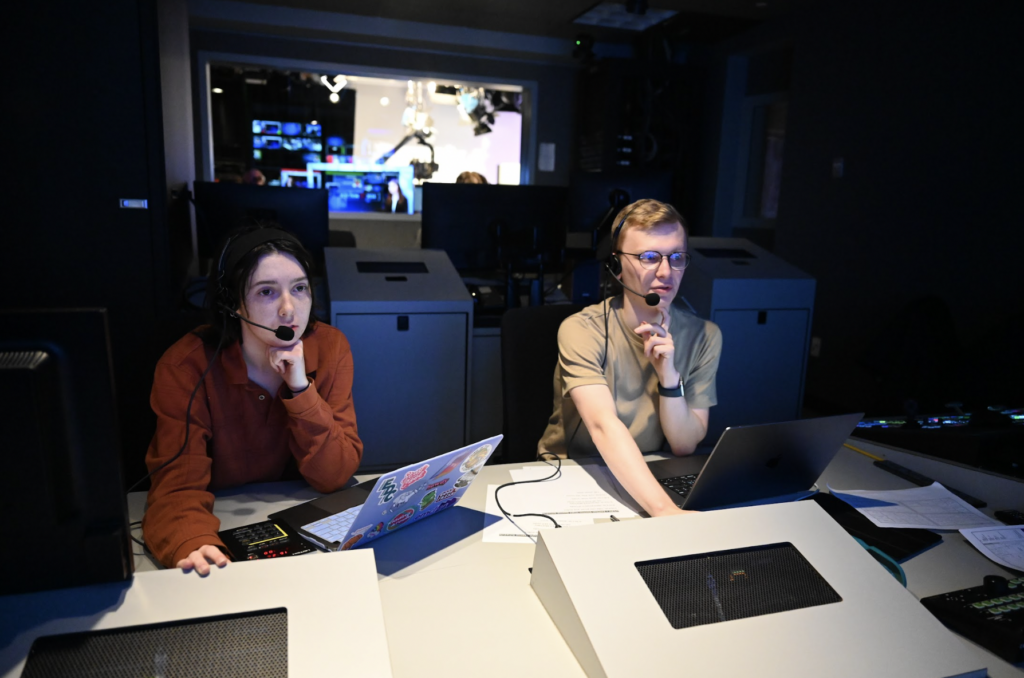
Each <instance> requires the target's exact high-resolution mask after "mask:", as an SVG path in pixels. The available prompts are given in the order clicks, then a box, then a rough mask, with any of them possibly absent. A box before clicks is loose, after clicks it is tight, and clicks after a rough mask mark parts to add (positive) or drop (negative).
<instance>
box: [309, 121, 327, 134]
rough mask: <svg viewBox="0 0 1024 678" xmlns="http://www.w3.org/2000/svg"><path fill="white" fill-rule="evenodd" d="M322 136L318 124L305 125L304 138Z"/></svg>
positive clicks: (321, 128) (321, 130)
mask: <svg viewBox="0 0 1024 678" xmlns="http://www.w3.org/2000/svg"><path fill="white" fill-rule="evenodd" d="M322 135H323V127H322V126H321V125H319V124H317V125H314V124H313V123H309V122H307V123H306V136H307V137H319V136H322Z"/></svg>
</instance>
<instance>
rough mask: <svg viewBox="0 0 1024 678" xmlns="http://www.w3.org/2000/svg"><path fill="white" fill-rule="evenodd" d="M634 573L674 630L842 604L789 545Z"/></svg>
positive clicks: (640, 566) (687, 559)
mask: <svg viewBox="0 0 1024 678" xmlns="http://www.w3.org/2000/svg"><path fill="white" fill-rule="evenodd" d="M636 569H637V571H638V572H639V573H640V576H641V577H643V580H644V582H646V584H647V587H648V588H649V589H650V590H651V593H652V594H653V595H654V598H655V600H657V601H658V605H660V606H661V610H662V612H664V613H665V616H666V617H667V618H668V621H669V623H670V624H672V627H673V628H676V629H682V628H687V627H690V626H701V625H704V624H715V623H718V622H724V621H731V620H734V619H744V618H746V617H758V616H761V615H764V614H772V613H774V612H785V611H787V610H798V609H801V608H804V607H812V606H815V605H826V604H828V603H838V602H840V601H841V600H842V598H840V597H839V594H837V593H836V592H835V590H834V589H833V588H832V587H831V586H829V585H828V582H826V581H825V580H824V579H823V578H822V576H821V575H820V574H818V572H817V570H815V569H814V568H813V567H812V566H811V564H810V563H808V562H807V560H806V559H805V558H804V557H803V555H801V553H800V552H799V551H797V550H796V548H795V547H794V546H793V545H792V544H789V543H784V544H768V545H765V546H755V547H751V548H745V549H734V550H730V551H716V552H714V553H701V554H696V555H691V556H680V557H677V558H663V559H660V560H648V561H644V562H639V563H636Z"/></svg>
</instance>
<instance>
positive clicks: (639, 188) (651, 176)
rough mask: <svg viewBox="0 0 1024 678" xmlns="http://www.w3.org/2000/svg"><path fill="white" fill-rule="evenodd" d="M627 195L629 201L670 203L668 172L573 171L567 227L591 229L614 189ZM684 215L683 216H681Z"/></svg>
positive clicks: (606, 209)
mask: <svg viewBox="0 0 1024 678" xmlns="http://www.w3.org/2000/svg"><path fill="white" fill-rule="evenodd" d="M616 188H618V189H622V190H624V191H626V192H627V193H628V194H629V200H630V202H636V201H637V200H642V199H644V198H652V199H654V200H660V201H662V202H668V203H670V202H672V173H671V172H668V171H631V172H616V171H610V172H577V173H576V174H574V175H573V176H572V179H571V180H570V183H569V230H570V231H573V232H583V231H592V230H594V228H596V226H597V222H598V221H599V220H600V219H601V217H602V216H603V215H604V214H605V213H606V212H607V211H608V194H609V193H610V192H611V191H612V190H614V189H616ZM683 216H684V218H685V216H686V215H683Z"/></svg>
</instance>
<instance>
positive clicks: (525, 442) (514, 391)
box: [501, 304, 583, 463]
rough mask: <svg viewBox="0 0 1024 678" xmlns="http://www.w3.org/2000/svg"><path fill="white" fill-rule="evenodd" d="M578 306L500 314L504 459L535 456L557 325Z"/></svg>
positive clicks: (550, 400) (549, 392) (549, 403)
mask: <svg viewBox="0 0 1024 678" xmlns="http://www.w3.org/2000/svg"><path fill="white" fill-rule="evenodd" d="M582 308H583V307H582V306H580V305H578V304H554V305H551V306H530V307H528V308H513V309H510V310H508V311H506V312H505V314H504V315H503V316H502V318H501V384H502V400H503V408H504V413H503V414H504V421H503V429H504V430H503V432H504V434H505V439H504V440H503V441H502V448H503V450H502V461H503V462H504V463H517V462H525V461H535V460H536V458H537V442H538V441H539V440H540V437H541V435H542V434H543V433H544V429H545V427H546V426H547V424H548V420H549V419H550V417H551V413H552V409H553V407H554V391H553V388H552V378H553V377H554V374H555V365H556V363H557V362H558V327H559V326H560V325H561V324H562V321H563V320H565V319H566V318H568V317H569V316H570V315H572V314H574V313H576V312H578V311H580V310H581V309H582Z"/></svg>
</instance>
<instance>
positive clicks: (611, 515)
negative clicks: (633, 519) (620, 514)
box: [608, 513, 619, 523]
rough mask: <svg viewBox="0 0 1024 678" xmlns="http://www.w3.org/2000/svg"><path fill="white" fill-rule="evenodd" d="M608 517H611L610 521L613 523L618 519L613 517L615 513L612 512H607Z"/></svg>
mask: <svg viewBox="0 0 1024 678" xmlns="http://www.w3.org/2000/svg"><path fill="white" fill-rule="evenodd" d="M608 517H609V518H611V519H612V522H613V523H617V522H619V519H618V518H616V517H615V514H614V513H609V514H608Z"/></svg>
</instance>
